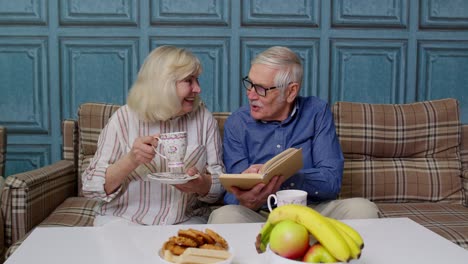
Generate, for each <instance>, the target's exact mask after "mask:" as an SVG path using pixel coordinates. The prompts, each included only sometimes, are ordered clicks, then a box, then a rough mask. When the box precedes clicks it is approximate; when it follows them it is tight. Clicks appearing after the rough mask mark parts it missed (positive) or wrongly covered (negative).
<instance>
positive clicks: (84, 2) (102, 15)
mask: <svg viewBox="0 0 468 264" xmlns="http://www.w3.org/2000/svg"><path fill="white" fill-rule="evenodd" d="M138 3H139V1H132V0H99V1H95V0H62V1H59V4H60V9H59V14H60V24H61V25H87V24H91V25H115V26H119V25H122V26H123V25H130V26H136V25H137V23H138V20H137V19H138V15H137V12H138Z"/></svg>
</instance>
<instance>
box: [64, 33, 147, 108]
mask: <svg viewBox="0 0 468 264" xmlns="http://www.w3.org/2000/svg"><path fill="white" fill-rule="evenodd" d="M137 46H138V40H136V39H127V40H126V39H62V40H61V46H60V48H61V67H60V68H61V70H62V74H61V77H62V85H61V87H62V94H63V97H62V100H63V101H62V105H63V106H64V108H63V113H64V115H65V116H68V117H69V116H73V117H76V110H77V109H78V107H79V105H80V104H82V103H84V102H90V101H94V102H108V103H114V104H124V103H125V100H126V97H127V94H128V89H129V87H131V84H132V83H133V81H134V79H135V78H136V72H137Z"/></svg>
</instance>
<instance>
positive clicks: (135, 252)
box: [5, 218, 468, 264]
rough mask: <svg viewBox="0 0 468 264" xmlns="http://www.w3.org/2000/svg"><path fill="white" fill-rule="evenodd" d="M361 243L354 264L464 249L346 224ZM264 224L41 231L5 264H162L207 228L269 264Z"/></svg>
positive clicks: (383, 224)
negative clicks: (162, 252)
mask: <svg viewBox="0 0 468 264" xmlns="http://www.w3.org/2000/svg"><path fill="white" fill-rule="evenodd" d="M343 222H346V223H348V224H349V225H351V226H353V227H354V228H356V230H358V231H359V232H360V234H361V235H362V237H363V238H364V241H365V247H364V249H363V251H362V256H361V259H360V260H359V262H358V263H367V264H368V263H378V264H386V263H389V264H390V263H399V264H404V263H411V264H418V263H421V264H422V263H424V264H428V263H434V264H444V263H451V264H456V263H460V264H462V263H463V264H466V263H468V250H465V249H463V248H461V247H459V246H457V245H455V244H453V243H452V242H450V241H448V240H446V239H445V238H443V237H441V236H439V235H438V234H436V233H434V232H432V231H430V230H429V229H427V228H425V227H423V226H421V225H419V224H417V223H416V222H414V221H412V220H410V219H408V218H383V219H360V220H344V221H343ZM261 226H262V223H252V224H224V225H173V226H128V227H115V226H114V227H39V228H36V229H35V230H34V231H33V232H32V233H31V234H30V235H29V237H28V238H27V239H26V240H25V241H24V242H23V243H22V244H21V246H20V247H19V248H18V249H17V250H16V251H15V252H14V253H13V255H12V256H10V258H8V259H7V261H6V262H5V263H6V264H13V263H48V264H54V263H57V264H58V263H60V264H63V263H67V264H75V263H76V264H83V263H99V264H106V263H109V264H119V263H122V264H123V263H139V264H146V263H148V264H155V263H160V259H159V257H158V255H157V251H158V250H159V248H161V246H162V244H163V243H164V241H166V240H167V239H168V238H169V237H170V236H173V235H176V234H177V231H178V230H179V229H186V228H189V227H190V228H196V229H199V230H204V229H205V228H206V227H209V228H211V229H213V230H215V231H216V232H218V233H219V234H220V235H222V236H223V237H224V238H225V239H226V240H227V241H228V242H229V245H230V246H231V247H232V249H233V252H234V254H235V257H234V261H233V263H248V264H256V263H268V260H267V254H257V252H256V250H255V246H254V242H255V237H256V235H257V234H258V231H259V230H260V228H261Z"/></svg>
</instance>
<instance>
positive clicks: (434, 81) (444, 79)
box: [417, 41, 468, 113]
mask: <svg viewBox="0 0 468 264" xmlns="http://www.w3.org/2000/svg"><path fill="white" fill-rule="evenodd" d="M418 55H419V56H418V57H419V64H420V67H419V76H418V98H417V99H418V100H430V99H438V98H447V97H451V98H456V99H458V101H459V102H460V112H461V113H468V97H467V96H466V95H467V89H466V85H467V84H468V74H467V73H468V41H458V42H439V41H421V42H420V43H419V45H418ZM463 84H464V85H465V88H463V87H460V85H463Z"/></svg>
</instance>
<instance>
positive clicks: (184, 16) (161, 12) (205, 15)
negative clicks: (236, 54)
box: [150, 0, 231, 26]
mask: <svg viewBox="0 0 468 264" xmlns="http://www.w3.org/2000/svg"><path fill="white" fill-rule="evenodd" d="M150 1H151V2H150V4H151V5H150V6H151V8H150V10H151V19H150V20H151V24H152V25H159V24H172V25H211V26H228V25H229V24H230V21H229V20H230V8H231V6H230V1H222V0H197V1H186V0H150Z"/></svg>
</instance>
